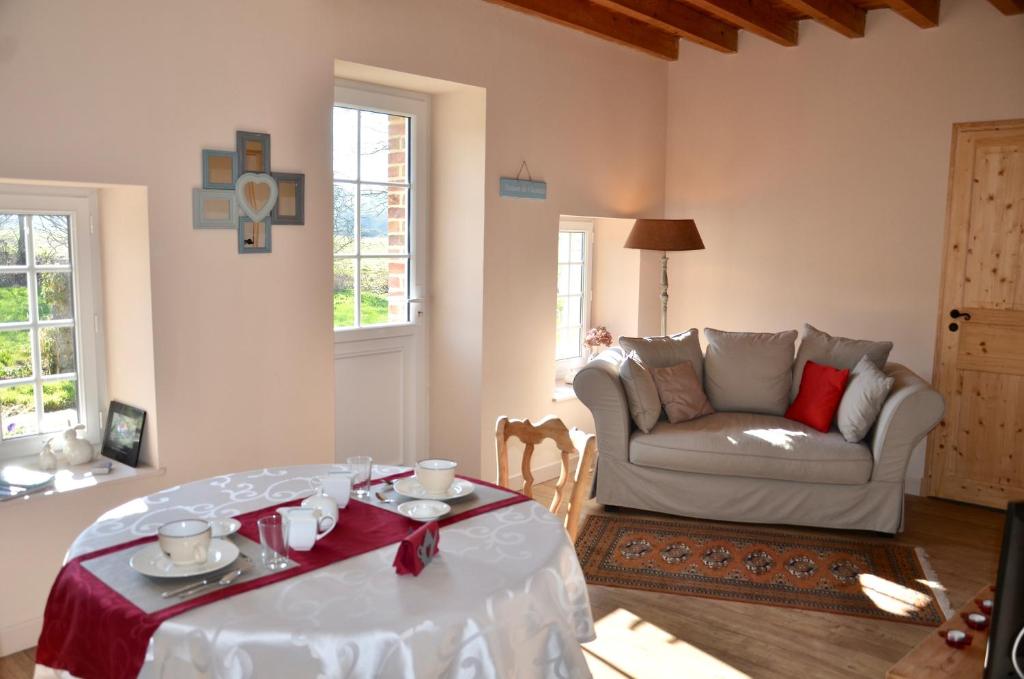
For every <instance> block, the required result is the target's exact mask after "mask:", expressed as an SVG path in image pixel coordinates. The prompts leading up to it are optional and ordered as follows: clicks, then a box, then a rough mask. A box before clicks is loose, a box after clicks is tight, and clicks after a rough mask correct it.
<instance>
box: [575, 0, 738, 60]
mask: <svg viewBox="0 0 1024 679" xmlns="http://www.w3.org/2000/svg"><path fill="white" fill-rule="evenodd" d="M593 2H594V3H596V4H598V5H602V6H604V7H607V8H609V9H613V10H615V11H617V12H621V13H622V14H625V15H627V16H631V17H633V18H634V19H638V20H639V21H643V22H644V23H648V24H651V25H652V26H655V27H657V28H660V29H661V30H663V31H668V32H669V33H672V34H673V35H678V36H679V37H681V38H685V39H686V40H689V41H691V42H695V43H697V44H698V45H704V46H705V47H710V48H711V49H713V50H717V51H719V52H735V51H736V44H737V41H738V38H737V35H738V34H739V31H738V30H737V28H736V27H735V26H731V25H729V24H727V23H725V22H724V21H719V20H718V19H715V18H714V17H709V16H708V15H707V14H703V13H701V12H698V11H697V10H695V9H693V8H692V7H690V6H689V5H684V4H683V3H681V2H677V1H676V0H593Z"/></svg>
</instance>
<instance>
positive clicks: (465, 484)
mask: <svg viewBox="0 0 1024 679" xmlns="http://www.w3.org/2000/svg"><path fill="white" fill-rule="evenodd" d="M394 488H395V492H396V493H398V494H399V495H404V496H406V497H411V498H415V499H417V500H458V499H459V498H463V497H466V496H467V495H469V494H471V493H472V492H473V491H474V490H476V486H474V485H473V483H472V482H470V481H466V480H465V479H455V480H454V481H452V485H450V486H449V487H448V491H447V492H445V493H428V492H427V489H426V488H424V487H423V486H421V485H420V482H419V481H417V480H416V477H415V476H406V477H404V478H401V479H398V480H397V481H395V485H394Z"/></svg>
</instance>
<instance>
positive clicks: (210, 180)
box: [203, 149, 238, 191]
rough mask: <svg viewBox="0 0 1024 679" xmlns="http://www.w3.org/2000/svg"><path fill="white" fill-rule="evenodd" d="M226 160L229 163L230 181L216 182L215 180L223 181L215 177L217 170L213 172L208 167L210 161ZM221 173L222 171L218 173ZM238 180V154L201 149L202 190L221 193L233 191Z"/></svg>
mask: <svg viewBox="0 0 1024 679" xmlns="http://www.w3.org/2000/svg"><path fill="white" fill-rule="evenodd" d="M219 158H227V159H228V160H229V161H230V162H231V181H230V182H224V181H216V180H217V179H224V177H217V176H215V175H216V173H217V172H218V170H213V169H212V168H211V167H210V161H211V160H213V159H219ZM220 172H222V170H221V171H220ZM237 180H238V154H237V153H235V152H234V151H216V150H213V149H203V188H204V189H219V190H222V191H234V189H235V182H236V181H237Z"/></svg>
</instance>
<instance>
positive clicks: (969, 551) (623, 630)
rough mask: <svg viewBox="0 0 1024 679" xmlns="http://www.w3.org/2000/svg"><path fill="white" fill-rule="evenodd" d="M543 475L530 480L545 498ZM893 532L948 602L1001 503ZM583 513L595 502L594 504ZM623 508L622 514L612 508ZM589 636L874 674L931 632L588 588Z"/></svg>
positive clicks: (8, 674)
mask: <svg viewBox="0 0 1024 679" xmlns="http://www.w3.org/2000/svg"><path fill="white" fill-rule="evenodd" d="M551 492H552V491H551V484H544V485H543V486H538V488H537V492H536V495H537V498H538V500H541V501H542V502H545V503H546V502H547V501H548V499H549V498H550V494H551ZM907 510H908V515H907V527H906V528H907V529H906V532H905V533H903V534H902V535H900V536H899V537H898V538H894V539H896V540H898V541H899V542H903V543H906V544H909V545H913V546H916V547H924V549H925V550H926V551H927V552H928V556H929V558H930V560H931V564H932V566H933V567H934V569H935V571H936V573H937V575H938V578H939V581H940V583H941V584H942V585H943V586H944V587H945V588H946V590H947V592H948V594H949V599H950V602H951V603H952V605H953V607H954V608H957V607H959V606H960V605H961V604H963V603H964V602H965V601H966V600H967V598H968V597H971V596H973V595H974V594H975V593H976V592H977V591H978V589H980V588H981V587H983V586H984V585H986V584H990V583H992V582H994V579H995V572H996V567H997V565H998V554H999V545H1000V540H1001V537H1002V521H1003V519H1002V512H997V511H994V510H990V509H984V508H981V507H974V506H970V505H963V504H958V503H954V502H947V501H944V500H935V499H925V498H917V497H908V498H907ZM587 511H588V512H590V513H600V512H602V511H603V509H601V507H600V506H599V505H596V504H592V505H591V506H589V507H588V508H587ZM620 515H621V514H620ZM589 589H590V603H591V606H592V608H593V612H594V620H595V623H596V627H597V640H596V641H593V642H591V643H589V644H587V645H586V646H585V650H586V653H587V659H588V661H589V662H590V666H591V670H592V671H593V673H594V676H595V677H598V678H603V677H623V676H627V677H687V678H692V679H703V678H705V677H716V678H723V679H742V678H743V677H751V678H756V679H761V678H762V677H764V678H772V677H779V678H782V677H785V678H786V679H792V678H794V677H813V678H814V679H839V678H844V679H853V678H857V679H861V678H864V677H875V678H878V679H881V678H882V677H884V676H885V671H886V670H887V669H888V668H889V666H890V665H892V664H893V663H895V662H896V661H897V660H899V659H900V658H901V657H902V656H903V654H904V653H906V652H907V651H909V650H910V649H911V648H913V646H914V645H915V644H917V642H919V641H920V640H921V639H923V638H924V637H925V635H928V634H934V633H935V632H934V631H933V630H932V629H931V628H929V627H921V626H918V625H909V624H903V623H897V622H883V621H878V620H870V619H864V618H855V617H850V616H843V615H834V614H829V613H816V612H810V611H801V610H795V609H787V608H774V607H771V606H759V605H755V604H742V603H733V602H727V601H715V600H712V599H699V598H696V597H686V596H673V595H667V594H657V593H650V592H640V591H635V590H628V589H617V588H611V587H590V588H589ZM33 651H34V649H30V650H27V651H22V652H21V653H16V654H14V655H11V656H8V657H6V658H0V679H29V678H30V677H31V676H32V668H33V658H34V653H33Z"/></svg>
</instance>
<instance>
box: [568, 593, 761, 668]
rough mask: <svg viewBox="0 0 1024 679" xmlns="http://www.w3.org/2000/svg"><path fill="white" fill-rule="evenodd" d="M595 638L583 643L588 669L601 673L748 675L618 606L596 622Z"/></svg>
mask: <svg viewBox="0 0 1024 679" xmlns="http://www.w3.org/2000/svg"><path fill="white" fill-rule="evenodd" d="M595 629H596V631H597V639H595V640H594V641H591V642H590V643H589V644H584V645H583V652H584V655H585V656H586V658H587V664H588V665H589V666H590V671H591V672H592V673H593V674H594V677H595V678H596V679H603V678H604V677H637V678H638V679H639V678H641V677H666V676H674V677H693V678H694V679H750V677H749V676H748V675H746V674H744V673H743V672H740V671H739V670H737V669H736V668H734V667H732V666H731V665H729V664H727V663H724V662H722V661H721V660H719V659H718V658H716V657H714V656H713V655H710V654H708V653H705V652H704V651H702V650H700V649H699V648H697V647H696V646H693V645H691V644H688V643H686V642H685V641H683V640H682V639H678V638H676V637H674V636H672V635H671V634H669V633H668V632H666V631H665V630H663V629H661V628H660V627H658V626H657V625H652V624H651V623H649V622H647V621H646V620H642V619H641V618H638V617H637V616H636V615H634V614H633V613H631V612H629V611H627V610H625V609H623V608H618V609H616V610H614V611H612V612H611V613H609V614H608V615H606V616H604V617H603V618H601V619H600V620H598V621H597V623H596V624H595Z"/></svg>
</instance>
